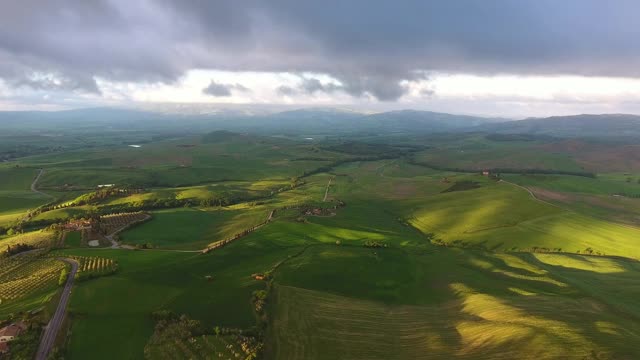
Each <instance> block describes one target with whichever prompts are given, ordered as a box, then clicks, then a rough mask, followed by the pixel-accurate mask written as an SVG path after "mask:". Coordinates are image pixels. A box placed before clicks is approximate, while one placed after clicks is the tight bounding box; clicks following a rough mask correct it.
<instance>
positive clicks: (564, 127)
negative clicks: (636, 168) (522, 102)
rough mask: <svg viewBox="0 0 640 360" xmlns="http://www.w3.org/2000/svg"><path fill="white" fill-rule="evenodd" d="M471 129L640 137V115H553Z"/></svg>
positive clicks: (559, 134) (513, 132) (551, 134)
mask: <svg viewBox="0 0 640 360" xmlns="http://www.w3.org/2000/svg"><path fill="white" fill-rule="evenodd" d="M471 130H474V131H485V132H491V133H501V134H535V135H550V136H557V137H640V116H637V115H626V114H602V115H573V116H552V117H548V118H529V119H525V120H518V121H508V122H502V123H493V124H482V125H480V126H477V127H475V128H473V129H471Z"/></svg>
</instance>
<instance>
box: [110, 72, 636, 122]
mask: <svg viewBox="0 0 640 360" xmlns="http://www.w3.org/2000/svg"><path fill="white" fill-rule="evenodd" d="M310 79H313V81H317V83H318V84H319V85H317V87H316V88H304V82H305V81H306V82H309V81H310ZM212 81H213V82H214V83H215V84H218V85H220V86H227V87H229V88H230V89H229V92H228V94H224V95H220V94H217V95H211V94H207V93H206V92H205V91H203V90H204V89H205V88H207V87H208V86H209V85H210V84H211V82H212ZM98 84H99V86H100V88H101V89H102V91H103V97H104V98H106V99H108V100H113V101H128V102H143V103H146V102H152V103H164V102H175V103H219V104H284V105H286V104H291V105H294V104H304V105H310V106H331V105H335V104H340V105H352V106H353V107H354V108H358V109H361V110H382V109H389V108H390V109H401V108H406V107H411V108H417V109H431V110H434V111H444V112H463V113H471V114H479V115H491V116H495V115H501V116H514V117H525V116H547V115H553V114H557V115H558V114H573V113H576V112H584V111H586V110H589V111H590V112H600V113H603V112H612V111H613V112H616V111H625V109H626V111H629V112H634V110H635V109H636V108H637V107H640V103H638V101H639V99H640V80H639V79H629V78H611V77H583V76H515V75H495V76H479V75H470V74H443V73H431V74H429V75H427V76H425V78H424V79H422V80H419V81H406V82H404V83H403V86H405V87H406V88H407V93H406V94H405V95H403V96H402V97H400V98H399V99H398V100H397V101H396V102H393V103H384V102H380V101H377V100H376V99H375V98H373V97H372V96H363V97H354V96H351V95H349V94H348V93H347V92H345V91H344V90H343V89H341V87H342V86H343V84H342V83H341V82H340V81H339V80H337V79H335V78H332V77H331V76H328V75H324V74H315V73H305V74H301V75H297V74H293V73H267V72H225V71H207V70H192V71H189V72H188V73H187V74H186V75H185V76H184V77H182V78H181V79H180V80H179V81H178V82H176V83H174V84H162V83H156V84H136V83H115V82H109V81H106V80H99V81H98ZM463 103H464V104H465V105H464V109H461V107H462V104H463Z"/></svg>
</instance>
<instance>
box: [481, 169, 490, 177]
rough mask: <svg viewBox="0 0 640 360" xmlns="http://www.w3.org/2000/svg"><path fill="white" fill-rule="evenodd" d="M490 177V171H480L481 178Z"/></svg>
mask: <svg viewBox="0 0 640 360" xmlns="http://www.w3.org/2000/svg"><path fill="white" fill-rule="evenodd" d="M489 175H491V171H489V170H482V176H489Z"/></svg>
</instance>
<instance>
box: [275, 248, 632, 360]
mask: <svg viewBox="0 0 640 360" xmlns="http://www.w3.org/2000/svg"><path fill="white" fill-rule="evenodd" d="M549 257H554V260H550V259H549ZM597 260H598V261H602V260H604V262H602V263H597V262H593V263H592V262H591V258H590V257H584V256H577V255H576V256H572V255H546V254H538V255H537V257H536V258H534V257H533V255H528V254H524V255H507V254H503V255H500V254H496V255H494V254H489V253H483V252H479V251H470V250H457V249H446V248H439V249H437V251H436V252H429V251H426V252H425V251H413V250H411V248H406V250H399V249H377V250H371V249H364V248H357V247H356V248H354V247H345V246H335V245H333V246H330V245H324V246H315V247H310V248H309V249H308V250H307V251H306V252H305V253H304V254H303V255H302V256H300V257H297V258H295V259H293V260H291V261H289V262H287V263H286V264H285V265H284V266H283V267H282V268H280V269H279V271H278V273H277V274H276V283H277V284H279V285H278V286H277V291H276V293H275V295H274V298H273V301H274V303H273V304H272V314H273V318H272V319H273V321H272V324H271V328H270V339H271V341H272V342H271V343H270V345H271V346H272V347H271V348H270V351H269V355H270V356H269V358H274V359H294V358H305V359H336V358H351V359H406V358H416V359H417V358H443V359H446V358H452V357H460V358H504V359H509V358H514V357H517V358H532V359H533V358H548V359H555V358H562V357H570V356H577V357H579V358H582V357H587V358H588V357H589V356H591V355H592V354H594V353H595V354H598V355H599V356H601V357H600V358H603V359H609V358H619V357H624V356H635V355H638V352H637V349H636V348H635V346H634V345H632V344H633V343H634V342H635V341H637V337H638V334H639V333H638V331H639V330H640V327H639V326H638V322H637V320H636V319H637V316H638V310H640V308H638V306H637V303H636V302H635V301H634V300H633V299H635V298H636V296H637V295H638V288H639V287H638V286H639V285H640V283H639V282H638V278H637V276H638V275H640V273H639V271H640V267H639V266H638V265H637V263H628V262H625V261H617V260H610V259H597ZM572 261H573V262H578V263H581V262H585V263H589V264H591V265H590V266H591V268H589V269H588V270H585V269H584V266H583V267H582V269H579V268H578V267H574V266H575V265H573V264H572ZM552 262H554V264H555V263H561V264H563V266H562V268H556V266H557V265H550V263H552ZM565 266H566V268H565ZM620 269H622V271H620ZM596 281H597V283H594V282H596ZM603 282H608V283H609V284H608V286H606V287H603V288H601V289H600V285H603V284H601V283H603ZM607 289H611V290H613V289H615V290H616V291H615V292H608V291H607Z"/></svg>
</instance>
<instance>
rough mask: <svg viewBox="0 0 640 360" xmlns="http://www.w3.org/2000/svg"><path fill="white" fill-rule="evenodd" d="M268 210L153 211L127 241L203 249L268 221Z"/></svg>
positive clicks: (128, 234) (127, 233)
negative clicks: (148, 218) (151, 215)
mask: <svg viewBox="0 0 640 360" xmlns="http://www.w3.org/2000/svg"><path fill="white" fill-rule="evenodd" d="M267 215H268V212H267V211H264V210H254V211H251V212H242V211H234V210H208V209H189V208H187V209H171V210H160V211H156V212H154V213H153V218H152V220H151V221H149V222H147V223H145V224H142V225H140V226H137V227H134V228H132V229H130V230H128V231H125V232H124V233H122V234H121V235H120V239H121V240H122V242H123V243H125V244H132V245H138V244H150V245H152V246H153V247H157V248H162V249H165V248H166V249H181V250H201V249H204V248H205V247H206V246H207V245H209V244H211V243H213V242H216V241H218V240H222V239H225V238H228V237H231V236H233V235H234V234H236V233H239V232H241V231H242V230H244V229H247V228H250V227H252V226H255V225H257V224H258V223H260V222H262V221H264V220H265V219H266V218H267Z"/></svg>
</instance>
